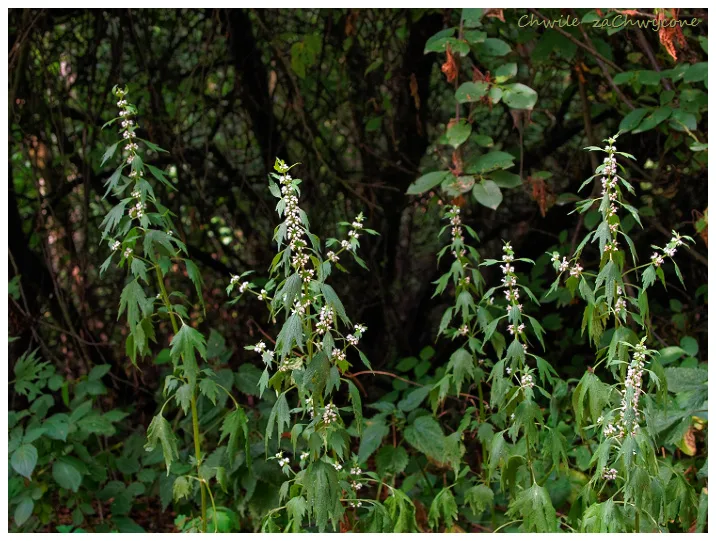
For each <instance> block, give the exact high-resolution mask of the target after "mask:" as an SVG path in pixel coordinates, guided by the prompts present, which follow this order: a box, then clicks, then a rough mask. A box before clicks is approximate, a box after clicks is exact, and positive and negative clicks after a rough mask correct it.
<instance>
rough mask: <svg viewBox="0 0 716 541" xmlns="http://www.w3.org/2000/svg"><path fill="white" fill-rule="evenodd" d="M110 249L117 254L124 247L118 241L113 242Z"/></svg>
mask: <svg viewBox="0 0 716 541" xmlns="http://www.w3.org/2000/svg"><path fill="white" fill-rule="evenodd" d="M109 247H110V248H112V251H113V252H116V251H117V250H119V249H120V248H121V247H122V243H121V242H119V241H118V240H115V241H112V243H111V244H110V245H109Z"/></svg>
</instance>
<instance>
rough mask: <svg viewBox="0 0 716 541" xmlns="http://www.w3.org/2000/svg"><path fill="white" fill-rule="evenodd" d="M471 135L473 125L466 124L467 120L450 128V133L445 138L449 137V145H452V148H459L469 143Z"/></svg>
mask: <svg viewBox="0 0 716 541" xmlns="http://www.w3.org/2000/svg"><path fill="white" fill-rule="evenodd" d="M471 133H472V125H470V124H468V123H467V122H465V120H461V121H460V122H458V123H457V124H455V125H454V126H451V127H450V128H448V131H447V133H446V134H445V136H446V137H447V140H448V143H450V145H451V146H453V147H455V148H457V147H459V146H460V145H462V144H463V143H464V142H465V141H467V139H468V137H470V134H471Z"/></svg>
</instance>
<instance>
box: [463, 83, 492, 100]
mask: <svg viewBox="0 0 716 541" xmlns="http://www.w3.org/2000/svg"><path fill="white" fill-rule="evenodd" d="M489 88H490V85H489V84H488V83H486V82H484V81H477V82H473V81H468V82H466V83H462V84H461V85H460V86H459V87H458V89H457V90H456V91H455V99H456V100H457V101H458V103H472V102H475V101H480V99H482V97H483V96H484V95H485V94H487V91H488V89H489Z"/></svg>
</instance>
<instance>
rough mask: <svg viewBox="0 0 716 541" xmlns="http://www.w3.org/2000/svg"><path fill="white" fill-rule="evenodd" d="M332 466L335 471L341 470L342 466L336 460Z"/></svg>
mask: <svg viewBox="0 0 716 541" xmlns="http://www.w3.org/2000/svg"><path fill="white" fill-rule="evenodd" d="M333 467H334V468H335V469H336V471H341V470H342V469H343V466H342V465H341V464H340V463H338V462H334V463H333Z"/></svg>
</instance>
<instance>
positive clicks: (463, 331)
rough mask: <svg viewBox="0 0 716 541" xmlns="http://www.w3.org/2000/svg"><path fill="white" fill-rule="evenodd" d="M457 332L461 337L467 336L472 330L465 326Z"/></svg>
mask: <svg viewBox="0 0 716 541" xmlns="http://www.w3.org/2000/svg"><path fill="white" fill-rule="evenodd" d="M457 332H458V333H459V334H460V336H466V335H467V333H469V332H470V329H469V328H468V326H467V325H463V326H462V327H460V328H459V329H458V331H457Z"/></svg>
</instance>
